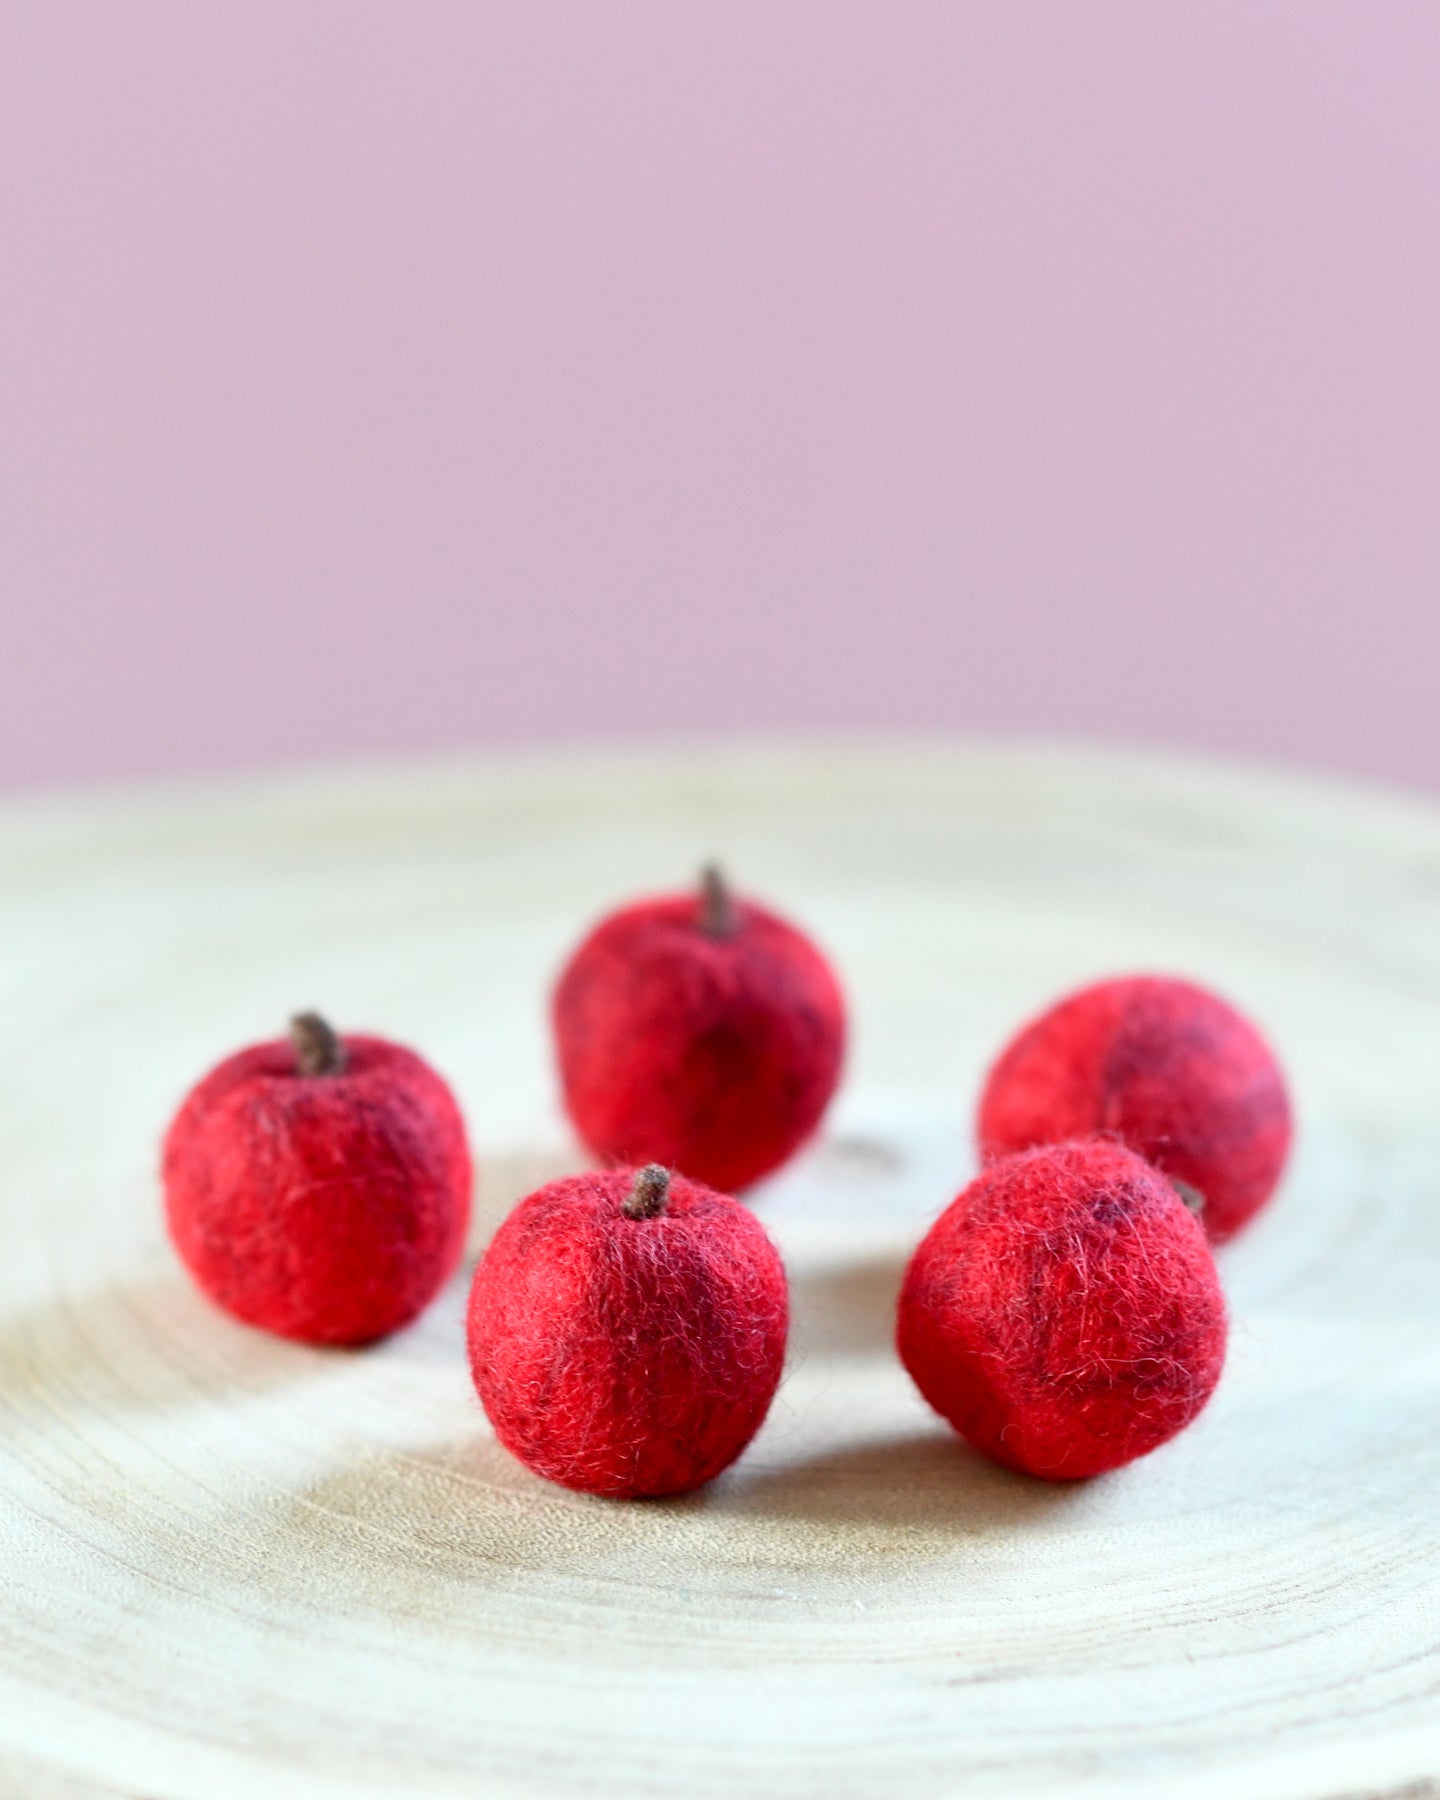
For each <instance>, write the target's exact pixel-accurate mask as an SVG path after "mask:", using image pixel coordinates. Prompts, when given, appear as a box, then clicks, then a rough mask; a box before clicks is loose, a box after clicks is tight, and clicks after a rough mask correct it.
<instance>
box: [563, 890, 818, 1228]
mask: <svg viewBox="0 0 1440 1800" xmlns="http://www.w3.org/2000/svg"><path fill="white" fill-rule="evenodd" d="M553 1015H554V1029H555V1044H556V1050H557V1054H558V1060H559V1065H560V1078H561V1085H562V1087H563V1090H564V1096H565V1104H566V1107H567V1109H568V1111H569V1114H570V1118H571V1120H572V1121H573V1123H574V1126H575V1129H576V1131H577V1132H578V1133H579V1135H580V1137H581V1138H582V1140H583V1141H584V1142H585V1144H586V1145H588V1147H589V1148H590V1149H591V1150H592V1151H593V1152H594V1154H595V1155H596V1156H597V1157H599V1158H600V1159H601V1160H602V1161H605V1162H610V1163H619V1164H624V1165H631V1164H636V1163H644V1162H656V1163H661V1164H664V1165H665V1166H666V1167H669V1168H674V1169H679V1170H681V1171H683V1173H684V1174H686V1175H688V1176H690V1177H692V1178H693V1179H694V1180H696V1181H700V1182H704V1183H705V1184H707V1185H708V1186H710V1187H714V1188H719V1189H721V1190H722V1191H724V1192H726V1193H734V1192H736V1191H738V1190H739V1189H741V1188H745V1187H748V1186H749V1185H750V1183H751V1182H754V1181H758V1180H759V1179H760V1177H761V1176H763V1175H767V1174H769V1173H770V1172H771V1171H772V1170H773V1169H776V1168H778V1167H779V1166H780V1164H781V1163H783V1162H785V1161H786V1160H787V1159H788V1158H789V1157H790V1156H791V1155H792V1154H793V1153H794V1152H795V1151H796V1150H797V1149H798V1148H799V1147H800V1145H801V1144H803V1143H804V1142H805V1140H806V1139H807V1138H809V1137H810V1136H811V1135H812V1134H813V1132H814V1131H815V1129H816V1127H817V1126H818V1125H819V1123H820V1119H821V1116H822V1115H823V1113H824V1111H825V1108H826V1105H827V1104H828V1103H829V1100H830V1096H831V1095H832V1094H833V1093H834V1091H835V1086H836V1083H837V1082H838V1081H839V1078H840V1066H841V1062H842V1060H843V1057H844V1048H845V1007H844V1001H843V999H842V997H841V992H840V986H839V983H838V982H837V980H836V978H835V975H834V973H833V972H832V970H831V968H830V965H829V963H828V962H827V961H826V959H825V957H824V956H823V955H822V954H821V952H820V951H819V950H818V949H817V948H816V946H815V945H814V944H813V943H812V942H811V940H810V939H809V938H808V937H807V936H806V935H805V934H804V933H803V932H802V931H799V930H797V929H796V927H795V926H793V925H791V924H788V923H787V922H786V921H785V920H784V919H782V918H779V917H778V916H777V915H776V914H774V913H772V912H768V911H767V910H766V909H765V908H764V907H762V906H757V905H756V904H755V903H754V902H753V901H750V900H742V899H739V898H737V897H736V896H734V895H732V894H731V893H730V892H729V890H728V889H727V888H726V887H725V885H724V883H723V881H722V880H721V878H720V876H719V874H718V872H716V871H715V870H713V869H712V870H708V871H707V872H706V874H705V876H704V878H703V880H702V884H701V890H700V892H699V893H698V894H679V895H674V896H670V897H667V898H662V899H655V900H645V901H641V902H639V903H638V904H636V905H633V906H627V907H625V908H624V909H623V910H622V911H620V912H616V913H612V914H611V915H610V916H609V917H608V918H606V919H604V920H603V921H602V922H601V923H600V924H599V925H598V926H596V928H595V929H594V930H593V931H592V932H591V933H590V935H589V936H588V937H587V938H586V939H585V941H584V942H583V943H582V944H581V945H580V947H579V949H578V950H576V952H575V954H574V955H573V956H572V957H571V959H570V961H569V963H568V964H567V966H566V968H565V969H564V971H563V973H562V974H561V976H560V980H559V983H558V985H557V987H556V990H555V996H554V1008H553Z"/></svg>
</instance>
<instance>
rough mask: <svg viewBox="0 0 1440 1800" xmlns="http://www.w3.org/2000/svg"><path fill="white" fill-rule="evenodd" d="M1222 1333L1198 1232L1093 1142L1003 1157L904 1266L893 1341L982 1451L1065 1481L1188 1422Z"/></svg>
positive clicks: (1174, 1203) (1215, 1367)
mask: <svg viewBox="0 0 1440 1800" xmlns="http://www.w3.org/2000/svg"><path fill="white" fill-rule="evenodd" d="M1225 1338H1226V1319H1225V1301H1224V1297H1223V1295H1222V1294H1221V1291H1220V1283H1219V1280H1218V1278H1217V1276H1216V1273H1215V1265H1214V1262H1213V1260H1212V1258H1211V1254H1210V1250H1209V1247H1208V1245H1207V1244H1206V1241H1205V1234H1204V1232H1203V1231H1202V1230H1201V1228H1200V1225H1199V1223H1198V1222H1197V1220H1196V1219H1195V1218H1194V1216H1193V1215H1192V1214H1191V1213H1190V1212H1189V1210H1188V1209H1187V1208H1186V1206H1185V1204H1184V1202H1183V1201H1182V1200H1181V1199H1180V1197H1179V1195H1178V1194H1177V1193H1176V1192H1175V1189H1174V1188H1173V1187H1172V1186H1171V1185H1170V1183H1169V1182H1168V1181H1166V1179H1165V1178H1164V1177H1163V1176H1162V1175H1159V1174H1157V1173H1156V1172H1155V1170H1154V1169H1152V1168H1151V1167H1150V1166H1149V1165H1148V1164H1147V1163H1144V1162H1142V1161H1141V1159H1140V1158H1139V1157H1138V1156H1135V1155H1133V1154H1132V1153H1131V1152H1130V1151H1128V1150H1125V1149H1123V1148H1121V1147H1120V1146H1119V1145H1117V1144H1111V1143H1106V1142H1104V1141H1102V1140H1096V1139H1091V1140H1087V1141H1084V1142H1077V1143H1069V1144H1060V1145H1054V1146H1050V1147H1047V1148H1044V1149H1039V1150H1031V1151H1028V1152H1026V1153H1024V1154H1022V1155H1019V1156H1013V1157H1009V1158H1007V1159H1006V1160H1005V1161H1003V1162H997V1163H995V1164H994V1165H993V1166H992V1167H991V1168H989V1169H988V1170H986V1171H985V1172H984V1173H983V1174H982V1175H980V1176H979V1177H978V1179H977V1180H975V1181H974V1182H972V1183H971V1185H970V1186H969V1187H968V1188H966V1189H965V1191H964V1192H963V1193H962V1194H961V1195H960V1197H959V1198H958V1199H957V1200H956V1201H954V1202H953V1204H952V1205H951V1206H950V1207H949V1208H948V1209H947V1210H946V1211H945V1212H943V1213H942V1214H941V1215H940V1217H939V1219H938V1220H937V1221H936V1222H935V1224H934V1225H933V1226H932V1227H931V1229H930V1231H929V1232H928V1233H927V1235H926V1236H925V1238H924V1239H923V1241H922V1242H921V1244H920V1246H919V1248H918V1249H917V1250H916V1252H915V1255H914V1257H913V1259H912V1260H911V1263H910V1266H909V1268H908V1270H907V1271H906V1274H905V1280H904V1284H903V1286H902V1289H901V1294H900V1305H899V1313H898V1321H897V1336H896V1341H897V1346H898V1349H899V1352H900V1357H901V1360H902V1361H903V1362H904V1364H905V1367H906V1368H907V1369H908V1370H909V1371H910V1374H911V1376H912V1377H913V1379H914V1381H915V1385H916V1386H917V1387H918V1388H919V1389H920V1392H921V1393H922V1394H923V1395H924V1397H925V1399H926V1400H928V1401H929V1403H930V1405H931V1406H933V1407H934V1408H935V1410H936V1412H938V1413H939V1414H940V1415H941V1416H942V1418H945V1419H948V1420H949V1422H950V1423H951V1424H952V1425H953V1426H954V1427H955V1429H956V1430H957V1431H958V1432H959V1433H960V1434H961V1436H962V1437H964V1438H965V1439H966V1441H967V1442H968V1443H970V1444H972V1445H973V1446H974V1448H975V1449H977V1450H979V1451H981V1452H982V1453H983V1454H984V1455H986V1456H988V1457H991V1458H993V1459H994V1461H996V1462H998V1463H1004V1464H1005V1465H1006V1466H1007V1467H1009V1468H1012V1469H1019V1470H1023V1471H1024V1472H1025V1473H1027V1474H1030V1475H1038V1476H1042V1477H1044V1478H1045V1479H1047V1480H1050V1481H1060V1480H1070V1479H1076V1478H1078V1477H1082V1476H1089V1475H1099V1474H1101V1473H1103V1472H1104V1471H1105V1470H1107V1469H1114V1468H1118V1467H1119V1466H1120V1465H1121V1464H1122V1463H1127V1462H1131V1461H1133V1459H1134V1458H1135V1457H1137V1456H1144V1455H1145V1454H1146V1453H1147V1452H1149V1451H1151V1450H1154V1449H1155V1448H1156V1447H1157V1446H1158V1445H1160V1444H1163V1443H1165V1442H1166V1441H1167V1439H1169V1438H1172V1437H1174V1435H1175V1434H1176V1432H1178V1431H1180V1430H1181V1429H1182V1428H1183V1427H1184V1426H1186V1425H1188V1424H1189V1422H1190V1421H1191V1420H1192V1419H1193V1418H1194V1417H1195V1415H1196V1414H1197V1413H1198V1412H1199V1411H1200V1409H1201V1408H1202V1407H1203V1406H1204V1405H1205V1402H1206V1401H1207V1400H1208V1399H1209V1398H1210V1395H1211V1392H1212V1391H1213V1389H1214V1387H1215V1384H1216V1382H1217V1381H1218V1380H1219V1378H1220V1371H1221V1368H1222V1366H1223V1364H1224V1359H1225Z"/></svg>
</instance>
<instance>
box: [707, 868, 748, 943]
mask: <svg viewBox="0 0 1440 1800" xmlns="http://www.w3.org/2000/svg"><path fill="white" fill-rule="evenodd" d="M700 929H701V930H702V931H703V932H705V933H706V934H707V935H708V936H710V937H714V938H727V937H733V936H734V935H735V933H736V932H737V931H738V930H739V929H740V915H739V914H738V913H737V912H736V910H735V900H734V897H733V896H732V894H731V892H730V888H729V885H728V883H727V882H726V880H725V877H724V875H723V874H722V873H721V870H720V865H719V863H713V862H712V863H706V865H705V867H704V868H703V869H702V870H701V871H700Z"/></svg>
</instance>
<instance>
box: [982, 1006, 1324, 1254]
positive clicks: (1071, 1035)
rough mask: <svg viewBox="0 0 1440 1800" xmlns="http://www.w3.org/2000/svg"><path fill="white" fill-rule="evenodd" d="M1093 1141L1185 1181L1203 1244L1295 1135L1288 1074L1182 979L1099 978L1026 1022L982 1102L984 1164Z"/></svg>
mask: <svg viewBox="0 0 1440 1800" xmlns="http://www.w3.org/2000/svg"><path fill="white" fill-rule="evenodd" d="M1091 1134H1099V1135H1102V1136H1106V1137H1110V1138H1113V1139H1115V1140H1116V1141H1117V1142H1119V1143H1123V1144H1126V1145H1128V1146H1129V1148H1130V1149H1132V1150H1135V1151H1137V1152H1138V1153H1139V1154H1140V1155H1141V1156H1143V1157H1144V1158H1145V1159H1146V1161H1147V1162H1150V1163H1153V1164H1154V1165H1155V1167H1156V1168H1157V1169H1161V1170H1163V1171H1164V1172H1165V1174H1167V1175H1170V1176H1172V1177H1174V1178H1175V1179H1176V1180H1177V1181H1181V1182H1184V1183H1185V1184H1186V1186H1187V1187H1189V1188H1191V1189H1192V1190H1194V1192H1195V1193H1196V1194H1197V1195H1198V1196H1199V1199H1200V1201H1201V1202H1202V1208H1201V1215H1200V1216H1201V1218H1202V1220H1203V1221H1204V1225H1205V1230H1206V1232H1207V1234H1208V1235H1209V1237H1210V1239H1211V1241H1212V1242H1213V1243H1217V1244H1218V1243H1223V1242H1224V1241H1225V1240H1226V1239H1227V1238H1230V1237H1233V1236H1234V1235H1235V1233H1236V1232H1237V1231H1238V1230H1239V1229H1240V1228H1241V1226H1243V1225H1244V1224H1246V1223H1247V1222H1248V1221H1249V1220H1250V1219H1251V1218H1252V1217H1253V1216H1254V1214H1255V1213H1256V1212H1258V1211H1259V1209H1260V1208H1261V1207H1262V1206H1263V1205H1264V1204H1265V1202H1266V1201H1267V1200H1268V1199H1269V1198H1270V1195H1271V1194H1272V1193H1273V1192H1274V1190H1275V1187H1276V1184H1277V1183H1278V1181H1279V1179H1280V1175H1281V1172H1282V1170H1283V1169H1284V1167H1285V1160H1286V1157H1287V1156H1288V1154H1289V1149H1290V1137H1291V1119H1290V1100H1289V1096H1288V1094H1287V1092H1286V1087H1285V1078H1284V1075H1283V1074H1282V1072H1281V1069H1280V1065H1279V1063H1278V1062H1277V1061H1276V1059H1275V1056H1274V1053H1273V1052H1272V1051H1271V1049H1270V1047H1269V1045H1268V1044H1267V1043H1266V1042H1265V1040H1264V1038H1262V1037H1261V1035H1260V1033H1259V1032H1258V1031H1257V1030H1256V1029H1255V1027H1254V1026H1253V1025H1252V1024H1250V1022H1249V1021H1248V1020H1247V1019H1245V1018H1243V1017H1242V1016H1241V1015H1240V1014H1239V1013H1238V1012H1236V1011H1235V1009H1234V1007H1232V1006H1230V1005H1228V1004H1227V1003H1226V1002H1225V1001H1224V1000H1222V999H1220V998H1219V996H1218V995H1215V994H1212V993H1210V992H1208V991H1207V990H1206V989H1204V988H1201V987H1196V986H1195V985H1194V984H1193V983H1192V982H1188V981H1178V980H1172V979H1168V978H1165V977H1160V976H1131V977H1128V978H1124V979H1121V980H1116V981H1102V982H1098V983H1097V984H1096V985H1095V986H1093V987H1087V988H1084V989H1082V990H1081V991H1080V992H1079V993H1076V994H1072V995H1071V996H1070V997H1069V998H1068V999H1065V1000H1062V1001H1060V1002H1059V1004H1058V1005H1056V1006H1054V1007H1052V1008H1051V1009H1050V1011H1048V1012H1046V1013H1044V1014H1042V1015H1041V1016H1040V1017H1039V1018H1038V1019H1036V1020H1034V1021H1033V1022H1032V1023H1031V1024H1029V1025H1027V1026H1026V1027H1025V1028H1024V1029H1023V1030H1022V1031H1021V1032H1020V1033H1019V1035H1018V1036H1017V1037H1016V1038H1015V1039H1014V1040H1013V1041H1012V1042H1011V1044H1010V1045H1009V1046H1008V1047H1007V1048H1006V1049H1005V1050H1004V1051H1003V1052H1002V1054H1001V1056H1000V1058H999V1060H998V1061H997V1062H996V1064H995V1066H994V1068H993V1069H992V1070H991V1071H990V1075H989V1079H988V1080H987V1082H986V1085H985V1090H984V1094H983V1096H982V1098H981V1101H980V1116H979V1139H980V1152H981V1156H982V1158H984V1159H985V1160H986V1161H990V1160H993V1159H994V1158H996V1157H1000V1156H1009V1155H1011V1154H1013V1153H1014V1152H1015V1151H1017V1150H1028V1149H1030V1148H1031V1147H1032V1146H1033V1145H1036V1144H1053V1143H1059V1142H1061V1141H1062V1140H1064V1139H1066V1138H1076V1137H1086V1136H1089V1135H1091Z"/></svg>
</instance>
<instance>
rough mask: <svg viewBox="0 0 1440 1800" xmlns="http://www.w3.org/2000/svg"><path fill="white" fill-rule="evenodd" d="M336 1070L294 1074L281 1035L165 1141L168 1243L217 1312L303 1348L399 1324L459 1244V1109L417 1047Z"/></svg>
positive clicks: (463, 1158)
mask: <svg viewBox="0 0 1440 1800" xmlns="http://www.w3.org/2000/svg"><path fill="white" fill-rule="evenodd" d="M342 1041H343V1043H344V1046H345V1050H346V1051H347V1053H348V1059H349V1060H348V1066H347V1067H346V1068H345V1069H344V1070H343V1071H342V1072H341V1073H339V1074H333V1075H302V1074H300V1073H299V1071H298V1069H297V1066H296V1057H295V1049H294V1046H293V1045H292V1044H291V1043H290V1042H289V1041H288V1040H285V1039H281V1040H278V1041H277V1042H274V1043H265V1044H256V1045H254V1046H252V1047H251V1048H249V1049H247V1050H242V1051H240V1052H239V1053H238V1054H236V1055H234V1056H231V1057H229V1058H227V1059H226V1060H225V1061H224V1062H222V1063H221V1064H220V1065H219V1066H218V1067H217V1068H215V1069H213V1070H212V1071H211V1073H210V1074H208V1075H207V1076H205V1078H204V1079H203V1080H202V1081H200V1082H199V1083H198V1084H197V1086H196V1087H194V1088H193V1089H192V1090H191V1092H190V1093H189V1094H188V1095H187V1096H186V1098H185V1100H184V1101H183V1103H182V1104H181V1106H180V1109H179V1111H178V1112H177V1113H176V1115H175V1118H174V1120H173V1122H172V1124H171V1126H170V1129H169V1131H168V1132H167V1134H166V1137H165V1144H164V1150H163V1158H162V1173H163V1181H164V1189H165V1213H166V1221H167V1223H168V1225H169V1229H170V1236H171V1238H172V1239H173V1241H174V1244H175V1247H176V1249H177V1250H178V1251H179V1253H180V1256H181V1258H182V1259H183V1261H184V1262H185V1265H186V1267H187V1268H188V1269H189V1270H190V1272H191V1274H192V1275H193V1276H194V1278H195V1280H196V1281H197V1282H198V1283H199V1285H200V1286H201V1288H203V1289H204V1291H205V1292H206V1293H207V1294H208V1295H209V1296H210V1298H211V1299H212V1300H214V1301H215V1302H216V1303H217V1304H218V1305H220V1306H222V1307H224V1308H225V1310H226V1311H227V1312H230V1313H233V1314H234V1316H235V1317H236V1318H237V1319H243V1320H244V1321H245V1322H246V1323H247V1324H249V1325H258V1326H261V1327H263V1328H264V1329H265V1330H267V1331H273V1332H277V1333H278V1334H279V1335H280V1336H282V1337H288V1338H298V1339H300V1340H301V1341H303V1342H305V1343H310V1344H337V1345H338V1344H363V1343H367V1342H369V1341H371V1340H373V1339H375V1338H379V1337H384V1336H385V1335H386V1334H387V1333H389V1332H391V1331H394V1330H396V1329H397V1328H398V1327H399V1326H401V1325H404V1324H406V1323H407V1322H408V1321H409V1320H410V1319H412V1318H414V1317H415V1315H416V1314H417V1313H418V1312H419V1311H420V1310H421V1308H422V1307H424V1306H425V1305H426V1303H427V1302H428V1301H429V1300H430V1299H431V1298H432V1297H433V1296H434V1294H435V1293H436V1291H437V1290H438V1289H439V1288H440V1286H441V1285H442V1283H443V1282H444V1281H445V1280H446V1278H447V1277H448V1276H449V1275H450V1274H451V1272H452V1271H453V1269H454V1268H455V1265H456V1263H457V1261H458V1260H459V1257H460V1252H461V1250H462V1248H463V1246H464V1242H465V1229H466V1224H467V1221H468V1218H469V1213H470V1189H471V1180H472V1174H471V1163H470V1152H469V1149H468V1146H467V1143H466V1138H465V1126H464V1122H463V1120H462V1118H461V1116H460V1110H459V1108H458V1106H457V1105H456V1103H455V1100H454V1097H453V1095H452V1094H451V1092H450V1089H449V1088H448V1087H447V1086H446V1084H445V1082H444V1081H443V1080H442V1079H441V1078H440V1076H439V1075H437V1074H436V1073H435V1071H434V1070H433V1069H431V1068H430V1067H429V1065H428V1064H426V1063H425V1062H423V1061H422V1060H421V1059H420V1058H419V1057H418V1056H416V1055H415V1054H414V1052H413V1051H410V1050H407V1049H405V1048H403V1047H402V1046H401V1045H398V1044H392V1043H387V1042H386V1041H385V1040H384V1039H381V1038H374V1037H346V1038H344V1039H343V1040H342Z"/></svg>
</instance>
